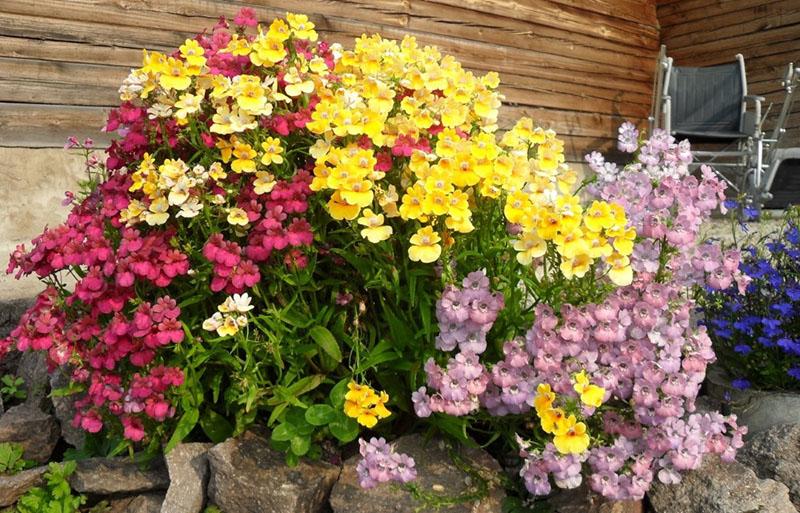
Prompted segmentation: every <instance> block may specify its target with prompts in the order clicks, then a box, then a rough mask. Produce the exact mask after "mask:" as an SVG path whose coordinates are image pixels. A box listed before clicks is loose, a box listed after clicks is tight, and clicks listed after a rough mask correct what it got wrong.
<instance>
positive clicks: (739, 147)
mask: <svg viewBox="0 0 800 513" xmlns="http://www.w3.org/2000/svg"><path fill="white" fill-rule="evenodd" d="M735 58H736V61H737V63H738V64H739V70H740V74H741V79H742V101H741V114H740V119H739V131H740V132H741V133H742V134H743V135H742V137H740V138H737V139H735V140H734V141H733V142H732V143H731V144H730V145H729V146H728V147H726V148H724V149H722V150H714V151H703V150H699V151H694V152H693V154H694V156H695V159H696V161H697V162H696V163H697V165H700V164H713V167H715V168H722V169H727V170H730V171H733V172H734V174H735V175H737V176H735V178H734V180H731V179H730V178H729V177H728V176H725V175H724V174H721V173H718V174H720V176H722V177H723V178H724V179H725V180H726V181H727V182H728V183H729V184H730V185H731V186H733V187H734V188H735V189H736V190H737V191H739V192H740V193H742V192H743V193H744V194H745V196H746V198H747V200H748V201H749V202H752V203H753V204H754V206H756V207H760V205H761V204H762V203H763V202H764V201H767V200H769V199H770V198H771V195H770V194H769V188H770V187H771V186H772V182H773V181H774V179H775V174H776V173H777V170H778V167H779V166H780V162H781V161H782V160H785V159H786V158H790V157H787V156H786V155H788V154H791V155H795V152H794V151H792V152H790V153H787V152H785V151H782V150H779V149H778V148H777V147H778V144H779V143H780V140H781V137H782V136H783V134H784V133H785V132H786V130H785V128H784V125H785V124H786V119H787V118H788V116H789V113H790V112H791V107H792V103H793V101H794V93H795V91H796V89H797V86H798V83H800V69H798V68H796V67H795V66H794V65H793V64H789V67H788V70H787V73H786V75H785V77H784V80H783V82H782V84H781V85H782V86H783V87H784V90H785V96H784V101H783V106H782V109H781V112H780V114H779V115H778V118H777V120H776V123H775V127H774V129H773V131H772V133H771V134H770V136H769V137H766V134H765V133H764V132H763V130H762V126H763V124H764V120H765V118H766V115H767V114H768V113H769V109H767V112H766V113H764V112H763V111H762V105H761V104H762V102H764V101H766V100H765V98H764V97H762V96H756V95H750V94H748V92H747V74H746V71H745V65H744V57H743V56H742V54H736V57H735ZM672 72H673V59H672V58H671V57H668V56H667V49H666V46H663V45H662V46H661V50H660V52H659V55H658V61H657V66H656V76H655V77H654V81H653V97H652V98H653V103H652V111H651V115H650V117H649V118H648V121H649V127H650V133H651V134H652V132H653V130H655V129H663V130H665V131H666V132H667V133H669V134H670V135H675V132H674V131H673V130H672V98H671V97H670V96H669V94H666V93H667V91H668V90H669V83H670V80H671V78H672ZM749 104H752V109H748V107H749V106H750V105H749ZM797 151H798V152H800V149H797Z"/></svg>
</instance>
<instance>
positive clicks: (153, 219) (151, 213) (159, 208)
mask: <svg viewBox="0 0 800 513" xmlns="http://www.w3.org/2000/svg"><path fill="white" fill-rule="evenodd" d="M147 210H148V211H147V213H145V215H144V220H145V221H147V224H149V225H150V226H157V225H160V224H164V223H166V222H167V219H169V214H168V213H167V210H169V202H168V201H167V198H165V197H163V196H158V197H157V198H156V199H154V200H153V201H151V202H150V206H149V207H147Z"/></svg>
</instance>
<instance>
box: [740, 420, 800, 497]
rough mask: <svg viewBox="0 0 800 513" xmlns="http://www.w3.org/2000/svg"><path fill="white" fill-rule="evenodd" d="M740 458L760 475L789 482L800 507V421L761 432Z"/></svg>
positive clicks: (787, 484) (741, 451)
mask: <svg viewBox="0 0 800 513" xmlns="http://www.w3.org/2000/svg"><path fill="white" fill-rule="evenodd" d="M736 459H738V460H739V461H740V462H742V463H744V464H745V465H747V466H748V467H750V468H751V469H753V470H754V471H755V473H756V475H757V476H758V477H760V478H762V479H774V480H775V481H780V482H781V483H783V484H785V485H786V486H787V487H788V488H789V496H790V497H791V499H792V502H793V503H794V505H795V507H796V508H797V509H798V511H800V424H785V425H782V426H775V427H773V428H771V429H768V430H767V431H762V432H761V433H758V434H757V435H755V436H754V437H753V438H751V439H750V440H749V441H748V442H747V444H745V446H744V447H743V448H742V449H741V450H739V453H738V454H737V455H736Z"/></svg>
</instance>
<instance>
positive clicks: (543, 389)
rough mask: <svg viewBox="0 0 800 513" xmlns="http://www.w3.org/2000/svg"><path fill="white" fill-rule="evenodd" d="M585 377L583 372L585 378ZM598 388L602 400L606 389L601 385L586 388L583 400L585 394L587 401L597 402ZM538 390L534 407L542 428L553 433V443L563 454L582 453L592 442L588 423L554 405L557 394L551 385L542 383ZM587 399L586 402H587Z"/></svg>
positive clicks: (582, 394) (582, 395) (582, 397)
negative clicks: (587, 426)
mask: <svg viewBox="0 0 800 513" xmlns="http://www.w3.org/2000/svg"><path fill="white" fill-rule="evenodd" d="M585 377H586V376H585V374H583V378H585ZM587 383H588V380H587ZM589 386H594V385H589ZM597 389H599V390H600V401H602V397H603V394H604V393H605V391H604V390H603V389H602V388H600V387H596V389H587V390H584V392H583V393H581V400H582V401H584V396H585V399H586V401H592V402H597V393H598V392H597ZM576 390H577V384H576ZM536 392H537V394H536V397H535V398H534V408H535V409H536V413H537V414H538V415H539V421H540V423H541V426H542V430H543V431H544V432H545V433H548V434H551V435H553V445H555V447H556V450H558V452H560V453H561V454H580V453H582V452H584V451H586V450H587V449H588V448H589V442H590V439H589V434H588V433H587V432H586V424H585V423H584V422H580V421H578V419H577V418H576V417H575V415H572V414H570V415H568V414H567V413H566V412H565V411H564V409H562V408H558V407H554V403H555V401H556V394H555V392H553V391H552V390H551V388H550V385H548V384H546V383H542V384H540V385H539V386H538V387H537V389H536ZM586 401H584V402H585V403H586ZM587 404H588V403H587ZM598 406H599V404H598Z"/></svg>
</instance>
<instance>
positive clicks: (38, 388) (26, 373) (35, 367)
mask: <svg viewBox="0 0 800 513" xmlns="http://www.w3.org/2000/svg"><path fill="white" fill-rule="evenodd" d="M17 377H19V378H22V380H23V382H24V383H23V385H22V386H23V388H24V389H25V391H26V392H27V393H28V398H27V399H26V400H27V401H30V402H33V401H41V400H42V399H44V397H45V396H46V395H47V392H48V388H49V386H50V379H49V376H48V375H47V356H46V355H45V353H44V352H42V351H25V352H24V353H22V357H21V358H20V360H19V367H17Z"/></svg>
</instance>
